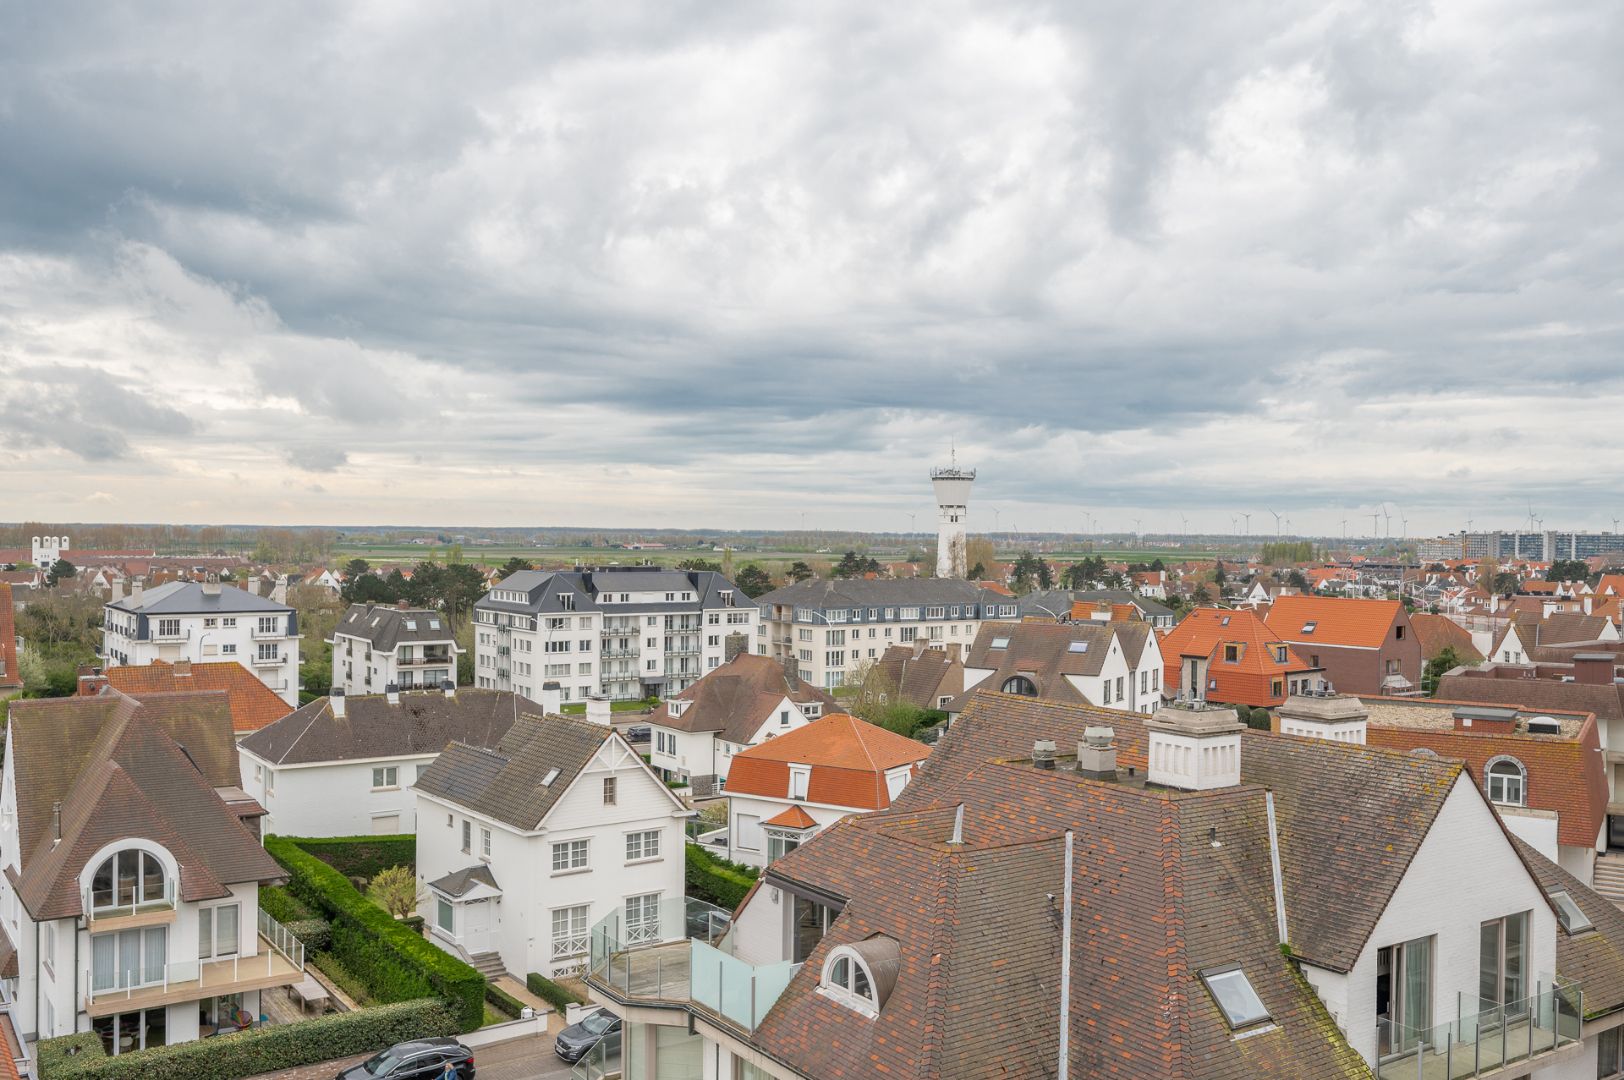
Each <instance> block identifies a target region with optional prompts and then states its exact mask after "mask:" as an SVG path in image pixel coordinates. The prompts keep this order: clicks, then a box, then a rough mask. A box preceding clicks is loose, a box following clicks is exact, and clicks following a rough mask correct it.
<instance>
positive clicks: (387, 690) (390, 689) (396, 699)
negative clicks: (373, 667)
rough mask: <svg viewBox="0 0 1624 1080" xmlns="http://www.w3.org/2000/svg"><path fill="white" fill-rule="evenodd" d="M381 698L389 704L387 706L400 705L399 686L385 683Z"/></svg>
mask: <svg viewBox="0 0 1624 1080" xmlns="http://www.w3.org/2000/svg"><path fill="white" fill-rule="evenodd" d="M383 697H384V700H385V701H387V702H389V704H391V705H399V704H400V684H399V683H385V684H384V688H383Z"/></svg>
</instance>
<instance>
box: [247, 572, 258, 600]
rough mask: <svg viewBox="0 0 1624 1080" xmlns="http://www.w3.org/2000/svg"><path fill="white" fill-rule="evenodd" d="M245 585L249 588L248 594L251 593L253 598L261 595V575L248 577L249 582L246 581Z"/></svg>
mask: <svg viewBox="0 0 1624 1080" xmlns="http://www.w3.org/2000/svg"><path fill="white" fill-rule="evenodd" d="M243 584H244V585H245V586H247V588H248V592H249V594H250V595H253V596H258V595H259V575H258V574H249V575H248V580H246V581H244V582H243Z"/></svg>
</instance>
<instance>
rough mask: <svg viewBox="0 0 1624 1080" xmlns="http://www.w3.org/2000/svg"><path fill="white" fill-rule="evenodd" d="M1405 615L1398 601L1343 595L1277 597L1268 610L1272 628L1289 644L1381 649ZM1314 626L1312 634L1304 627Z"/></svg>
mask: <svg viewBox="0 0 1624 1080" xmlns="http://www.w3.org/2000/svg"><path fill="white" fill-rule="evenodd" d="M1403 616H1404V605H1403V604H1400V603H1399V602H1398V601H1397V600H1357V599H1352V598H1348V597H1340V596H1286V595H1281V596H1277V597H1275V599H1274V604H1273V606H1271V607H1270V608H1269V614H1268V618H1267V621H1268V624H1269V629H1270V630H1273V631H1274V632H1275V633H1276V634H1278V635H1280V636H1281V637H1282V638H1284V639H1285V640H1287V641H1296V642H1308V641H1312V642H1315V643H1316V644H1320V645H1353V646H1357V647H1359V648H1365V649H1379V648H1381V646H1382V645H1383V643H1385V642H1386V640H1387V637H1388V631H1389V630H1391V628H1392V626H1393V623H1394V622H1395V621H1397V620H1398V619H1401V618H1403ZM1309 623H1315V624H1316V625H1315V627H1314V630H1313V632H1312V633H1309V634H1304V633H1303V627H1304V626H1306V625H1307V624H1309Z"/></svg>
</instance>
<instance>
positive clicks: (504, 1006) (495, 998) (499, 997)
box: [485, 983, 528, 1020]
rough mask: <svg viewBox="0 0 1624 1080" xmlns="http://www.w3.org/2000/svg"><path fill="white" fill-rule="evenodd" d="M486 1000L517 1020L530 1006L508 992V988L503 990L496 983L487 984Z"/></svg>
mask: <svg viewBox="0 0 1624 1080" xmlns="http://www.w3.org/2000/svg"><path fill="white" fill-rule="evenodd" d="M485 1000H486V1001H488V1002H490V1003H491V1004H492V1005H493V1006H495V1007H496V1008H497V1009H499V1010H500V1011H502V1012H504V1013H506V1014H507V1015H509V1016H511V1017H512V1018H513V1019H515V1020H517V1019H518V1018H519V1014H520V1013H522V1012H524V1010H525V1009H526V1008H528V1006H527V1005H525V1003H524V1002H522V1001H520V1000H519V999H518V998H516V997H514V996H513V995H512V994H510V993H508V992H507V991H506V990H503V989H502V988H501V987H500V986H497V985H496V984H495V983H486V984H485Z"/></svg>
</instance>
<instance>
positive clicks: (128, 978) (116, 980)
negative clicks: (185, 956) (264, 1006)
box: [81, 911, 305, 1017]
mask: <svg viewBox="0 0 1624 1080" xmlns="http://www.w3.org/2000/svg"><path fill="white" fill-rule="evenodd" d="M257 929H258V935H257V938H256V940H257V941H258V944H259V949H258V951H257V952H256V953H254V954H253V955H249V956H243V955H233V956H215V957H211V958H205V959H197V960H176V961H171V960H169V959H168V958H167V951H168V944H169V942H168V936H169V935H168V933H167V932H166V931H165V930H164V929H162V928H148V929H145V930H138V931H134V932H133V933H129V932H124V931H121V932H119V933H118V934H104V935H100V939H101V940H102V941H108V945H107V946H105V947H104V946H99V945H98V944H97V938H96V937H92V939H91V941H92V945H91V954H90V957H89V958H88V960H87V962H86V965H85V968H84V970H83V972H82V979H83V982H82V983H81V986H82V988H83V991H84V1004H85V1012H86V1013H87V1014H89V1015H90V1016H91V1017H101V1016H111V1015H113V1014H115V1013H124V1012H130V1011H132V1010H135V1009H144V1008H153V1007H156V1006H162V1005H172V1004H175V1003H178V1002H182V1001H196V1000H198V999H199V998H205V997H214V996H219V995H223V994H240V993H244V992H246V991H249V990H267V989H270V988H271V987H273V986H287V985H290V984H292V983H296V982H299V981H300V980H301V979H303V978H304V960H305V957H304V944H303V943H302V942H300V941H299V939H298V938H296V937H294V936H293V934H292V933H291V932H290V931H289V930H288V928H287V927H285V926H283V925H282V924H281V923H279V922H277V921H276V920H275V919H273V918H271V917H270V916H269V915H267V914H265V913H264V912H263V911H262V912H260V913H259V925H258V928H257ZM113 938H117V939H118V940H117V941H116V942H113V941H109V939H113Z"/></svg>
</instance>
